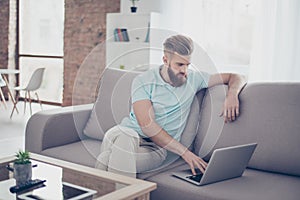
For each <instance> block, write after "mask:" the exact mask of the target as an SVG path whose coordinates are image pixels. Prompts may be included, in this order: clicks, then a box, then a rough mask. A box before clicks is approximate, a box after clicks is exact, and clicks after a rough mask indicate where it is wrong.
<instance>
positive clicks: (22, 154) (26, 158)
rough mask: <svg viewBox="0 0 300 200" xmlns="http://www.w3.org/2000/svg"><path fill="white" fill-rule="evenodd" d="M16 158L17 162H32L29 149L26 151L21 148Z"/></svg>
mask: <svg viewBox="0 0 300 200" xmlns="http://www.w3.org/2000/svg"><path fill="white" fill-rule="evenodd" d="M16 158H17V159H16V160H15V162H14V163H15V164H29V163H31V161H30V155H29V152H28V151H27V150H25V151H21V150H19V151H18V152H17V153H16Z"/></svg>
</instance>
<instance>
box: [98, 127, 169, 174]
mask: <svg viewBox="0 0 300 200" xmlns="http://www.w3.org/2000/svg"><path fill="white" fill-rule="evenodd" d="M166 156H167V151H166V150H165V149H163V148H161V147H159V146H158V145H156V144H155V143H154V142H152V141H146V140H145V139H143V138H141V137H140V136H139V134H138V133H137V132H136V131H135V130H133V129H130V128H127V127H123V126H120V125H117V126H114V127H112V128H111V129H109V130H108V131H107V132H106V133H105V136H104V139H103V142H102V145H101V151H100V154H99V156H98V157H97V162H96V166H95V167H96V168H98V169H102V170H106V171H110V172H113V173H117V174H121V175H125V176H129V177H136V173H141V172H146V171H151V170H153V169H155V168H157V167H159V166H160V165H161V164H162V163H163V161H164V160H165V159H166Z"/></svg>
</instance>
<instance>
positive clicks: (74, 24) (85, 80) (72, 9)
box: [63, 0, 120, 106]
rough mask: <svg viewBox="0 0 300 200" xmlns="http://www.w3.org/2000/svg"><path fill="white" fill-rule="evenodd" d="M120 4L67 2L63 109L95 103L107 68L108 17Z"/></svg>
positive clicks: (94, 0)
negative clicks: (107, 14)
mask: <svg viewBox="0 0 300 200" xmlns="http://www.w3.org/2000/svg"><path fill="white" fill-rule="evenodd" d="M113 12H120V0H65V31H64V91H63V106H68V105H78V104H85V103H92V102H94V100H95V96H96V95H97V85H98V82H99V77H100V76H101V73H102V72H103V69H104V67H105V46H104V42H105V38H106V13H113Z"/></svg>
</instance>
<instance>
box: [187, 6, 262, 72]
mask: <svg viewBox="0 0 300 200" xmlns="http://www.w3.org/2000/svg"><path fill="white" fill-rule="evenodd" d="M191 1H192V2H190V3H184V6H183V12H182V14H183V16H182V19H183V20H182V22H181V24H182V32H184V33H185V34H187V35H189V36H191V37H192V38H193V39H194V41H195V42H196V43H199V44H201V45H202V46H204V47H205V49H206V50H207V52H208V54H209V55H210V56H211V57H212V58H213V60H214V61H215V63H216V65H217V68H218V70H219V71H231V72H232V71H233V72H238V73H243V74H247V73H248V66H249V63H250V53H251V48H252V33H253V29H254V24H255V16H256V13H255V8H254V3H255V0H222V1H220V0H191Z"/></svg>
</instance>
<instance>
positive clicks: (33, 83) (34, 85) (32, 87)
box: [10, 68, 45, 118]
mask: <svg viewBox="0 0 300 200" xmlns="http://www.w3.org/2000/svg"><path fill="white" fill-rule="evenodd" d="M44 71H45V68H38V69H36V70H35V71H34V72H33V74H32V75H31V78H30V80H29V82H28V84H27V86H26V87H22V86H18V87H15V88H13V89H14V90H18V91H25V98H24V114H25V110H26V101H28V102H29V108H30V115H32V108H31V102H32V99H31V95H30V92H33V91H36V90H37V89H39V88H40V87H41V84H42V80H43V75H44ZM35 95H36V97H37V101H38V102H39V104H40V106H41V109H43V108H42V102H41V101H40V99H39V96H38V94H37V92H35ZM19 96H20V95H18V97H17V98H16V102H15V103H14V107H13V110H12V112H11V115H10V118H11V117H12V115H13V113H14V110H15V109H17V107H16V106H17V103H18V101H19Z"/></svg>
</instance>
